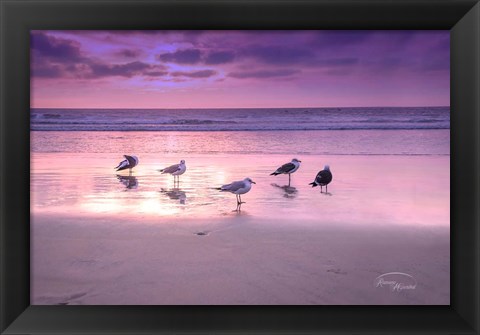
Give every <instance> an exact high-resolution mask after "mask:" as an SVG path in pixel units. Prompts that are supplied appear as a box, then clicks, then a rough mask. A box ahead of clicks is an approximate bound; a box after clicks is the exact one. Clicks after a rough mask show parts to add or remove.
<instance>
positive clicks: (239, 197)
mask: <svg viewBox="0 0 480 335" xmlns="http://www.w3.org/2000/svg"><path fill="white" fill-rule="evenodd" d="M238 199H240V202H239V204H240V205H241V204H245V203H246V202H244V201H242V197H241V196H240V194H239V195H238Z"/></svg>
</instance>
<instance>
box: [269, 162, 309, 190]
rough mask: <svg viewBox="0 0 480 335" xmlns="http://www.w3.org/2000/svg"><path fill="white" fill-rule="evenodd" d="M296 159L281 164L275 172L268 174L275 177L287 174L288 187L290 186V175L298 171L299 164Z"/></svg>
mask: <svg viewBox="0 0 480 335" xmlns="http://www.w3.org/2000/svg"><path fill="white" fill-rule="evenodd" d="M301 162H302V161H299V160H298V159H296V158H294V159H292V161H291V162H290V163H286V164H283V165H282V166H280V167H279V168H278V169H277V170H275V172H273V173H270V175H271V176H276V175H278V174H288V186H290V175H291V174H292V173H294V172H295V171H297V170H298V168H299V167H300V163H301Z"/></svg>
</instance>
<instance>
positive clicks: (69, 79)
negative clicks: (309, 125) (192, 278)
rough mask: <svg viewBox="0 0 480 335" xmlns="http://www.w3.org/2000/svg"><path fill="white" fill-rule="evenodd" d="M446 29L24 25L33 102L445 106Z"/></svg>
mask: <svg viewBox="0 0 480 335" xmlns="http://www.w3.org/2000/svg"><path fill="white" fill-rule="evenodd" d="M449 43H450V35H449V31H32V33H31V47H32V52H31V56H32V58H31V60H32V63H31V70H32V71H31V78H32V82H31V87H32V100H31V107H33V108H42V107H45V108H55V107H58V108H228V107H231V108H249V107H252V108H255V107H258V108H260V107H355V106H449V105H450V92H449V91H450V47H449Z"/></svg>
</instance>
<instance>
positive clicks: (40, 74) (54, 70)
mask: <svg viewBox="0 0 480 335" xmlns="http://www.w3.org/2000/svg"><path fill="white" fill-rule="evenodd" d="M62 75H63V71H62V68H61V67H60V66H58V65H54V64H52V65H48V64H45V65H39V66H36V67H33V68H32V73H31V76H32V77H34V78H60V77H62Z"/></svg>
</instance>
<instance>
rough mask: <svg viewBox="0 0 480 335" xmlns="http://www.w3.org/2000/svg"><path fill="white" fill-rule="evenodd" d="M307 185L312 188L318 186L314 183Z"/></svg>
mask: <svg viewBox="0 0 480 335" xmlns="http://www.w3.org/2000/svg"><path fill="white" fill-rule="evenodd" d="M308 185H312V187H317V186H318V185H317V184H315V182H313V183H310V184H308Z"/></svg>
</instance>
